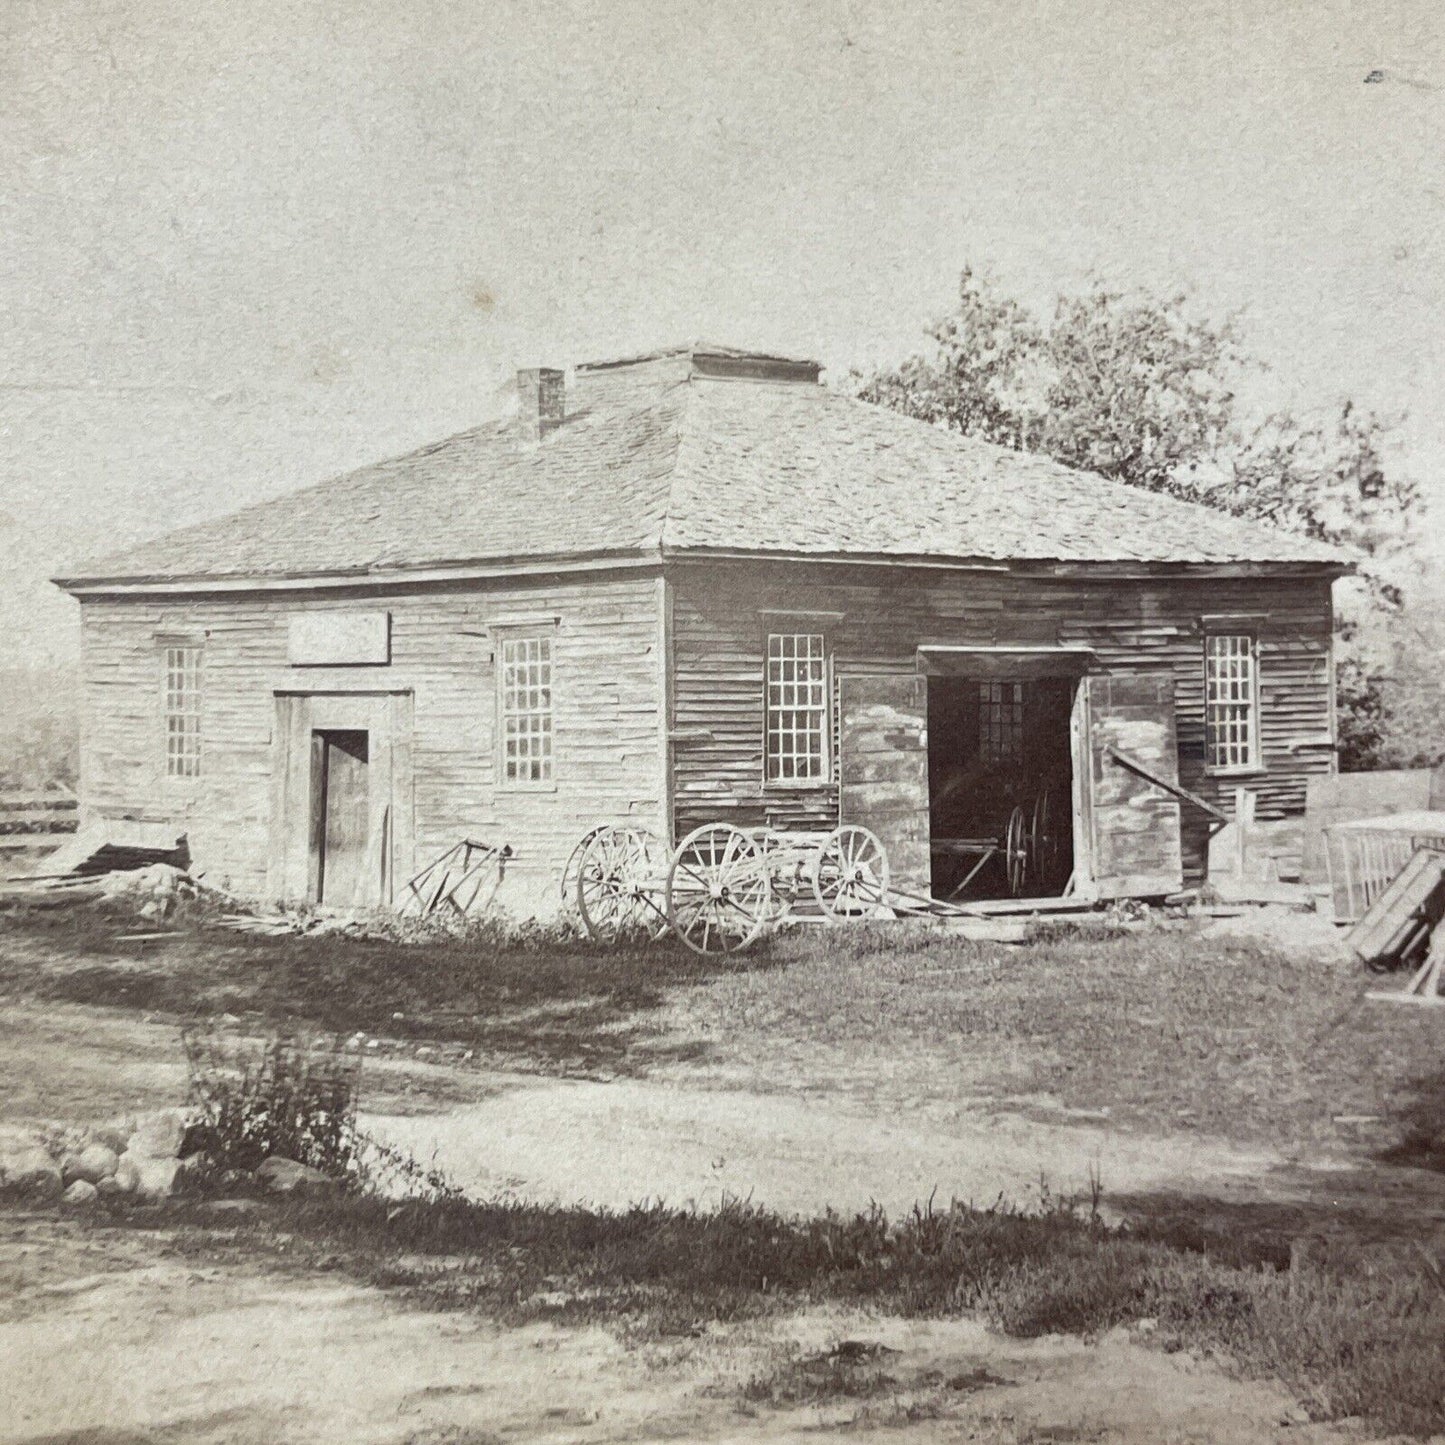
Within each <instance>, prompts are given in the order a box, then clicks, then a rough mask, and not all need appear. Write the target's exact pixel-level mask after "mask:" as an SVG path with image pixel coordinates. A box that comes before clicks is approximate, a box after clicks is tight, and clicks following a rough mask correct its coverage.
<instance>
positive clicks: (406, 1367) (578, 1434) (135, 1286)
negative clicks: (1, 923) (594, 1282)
mask: <svg viewBox="0 0 1445 1445" xmlns="http://www.w3.org/2000/svg"><path fill="white" fill-rule="evenodd" d="M0 1240H3V1255H4V1258H5V1259H6V1261H7V1262H8V1263H7V1268H6V1285H7V1288H6V1290H5V1291H4V1295H3V1305H0V1360H3V1361H4V1364H5V1368H4V1370H3V1371H0V1442H3V1445H21V1442H24V1445H40V1442H52V1445H55V1442H60V1441H69V1442H73V1445H77V1442H80V1441H85V1442H89V1445H141V1442H150V1441H156V1440H164V1441H166V1442H170V1445H290V1442H313V1441H315V1442H321V1441H325V1442H334V1441H340V1440H345V1441H348V1442H367V1445H369V1442H375V1445H402V1442H408V1445H500V1442H503V1441H513V1440H525V1441H535V1442H543V1445H549V1442H562V1441H569V1442H578V1445H593V1442H596V1445H601V1442H621V1441H637V1440H651V1441H657V1442H667V1441H677V1442H684V1441H738V1442H744V1441H768V1442H788V1441H797V1442H802V1441H805V1440H814V1439H816V1438H817V1437H818V1433H819V1431H820V1429H821V1430H824V1431H827V1430H828V1429H829V1427H834V1428H836V1427H838V1426H840V1425H842V1426H846V1425H848V1424H857V1425H863V1426H867V1427H869V1438H870V1439H875V1440H879V1441H891V1440H895V1439H907V1440H909V1441H932V1440H940V1441H942V1440H963V1439H969V1440H975V1441H985V1442H997V1445H1012V1442H1020V1445H1022V1442H1030V1445H1041V1442H1044V1441H1065V1440H1068V1441H1089V1442H1137V1445H1157V1442H1160V1441H1165V1440H1167V1441H1173V1442H1180V1445H1183V1442H1240V1445H1253V1442H1260V1445H1264V1442H1284V1441H1291V1442H1301V1445H1324V1442H1327V1441H1338V1440H1343V1439H1344V1438H1345V1437H1344V1436H1343V1435H1341V1434H1340V1433H1338V1432H1335V1431H1332V1430H1329V1429H1327V1428H1324V1427H1318V1426H1309V1425H1305V1424H1303V1421H1302V1418H1301V1416H1300V1415H1299V1413H1298V1411H1297V1410H1295V1408H1294V1406H1293V1404H1292V1402H1291V1401H1290V1399H1289V1398H1288V1397H1287V1396H1286V1395H1285V1394H1284V1393H1283V1392H1282V1391H1280V1390H1279V1389H1278V1388H1277V1387H1274V1386H1271V1385H1266V1384H1249V1383H1241V1382H1237V1381H1233V1380H1230V1379H1228V1378H1226V1377H1225V1376H1224V1375H1223V1374H1222V1373H1220V1372H1219V1371H1218V1370H1217V1369H1215V1368H1214V1367H1213V1366H1210V1365H1207V1364H1203V1363H1200V1362H1197V1361H1194V1360H1191V1359H1189V1358H1188V1357H1185V1356H1181V1355H1172V1356H1170V1355H1164V1354H1162V1353H1159V1352H1157V1351H1151V1350H1148V1349H1145V1348H1143V1347H1141V1346H1139V1345H1137V1344H1134V1343H1132V1342H1130V1341H1129V1340H1127V1339H1125V1338H1122V1337H1119V1336H1110V1337H1109V1338H1107V1339H1105V1340H1104V1341H1102V1342H1100V1343H1098V1344H1092V1345H1091V1344H1085V1343H1083V1342H1081V1341H1078V1340H1073V1339H1067V1340H1065V1339H1058V1338H1050V1339H1045V1340H1039V1341H1033V1342H1019V1341H1010V1340H1005V1339H1001V1338H999V1337H996V1336H993V1335H991V1334H989V1333H988V1332H987V1331H985V1330H983V1329H982V1328H981V1327H980V1326H977V1325H975V1324H972V1323H969V1322H959V1321H943V1322H938V1321H929V1322H911V1321H910V1322H905V1321H899V1320H890V1319H878V1318H871V1317H868V1316H866V1315H862V1314H858V1313H856V1312H844V1311H830V1312H814V1313H809V1314H806V1315H799V1316H794V1317H792V1318H789V1319H785V1320H782V1321H777V1322H773V1323H770V1324H767V1325H761V1326H759V1325H753V1326H748V1327H745V1328H733V1329H718V1330H716V1331H714V1332H713V1333H712V1334H710V1335H709V1336H707V1337H705V1338H703V1339H701V1340H696V1341H686V1342H683V1343H681V1344H678V1345H673V1346H668V1347H656V1346H655V1347H649V1348H641V1349H634V1350H629V1349H627V1348H625V1347H624V1346H623V1345H622V1344H621V1343H620V1342H619V1341H618V1340H617V1339H615V1338H614V1337H613V1336H612V1335H611V1334H609V1333H607V1332H605V1331H602V1330H596V1329H592V1330H575V1329H574V1330H568V1329H558V1328H554V1327H551V1326H529V1327H526V1328H522V1329H515V1330H505V1329H501V1328H498V1327H497V1326H495V1325H493V1324H491V1323H488V1322H486V1321H484V1320H479V1319H476V1318H474V1317H471V1316H468V1315H461V1314H438V1313H431V1312H425V1313H424V1312H420V1311H415V1310H411V1309H408V1308H407V1307H406V1305H405V1304H404V1303H403V1302H402V1301H400V1300H398V1299H397V1298H395V1297H393V1296H388V1295H385V1294H382V1293H380V1292H378V1291H376V1290H373V1289H367V1288H361V1287H357V1286H354V1285H351V1284H345V1283H338V1282H336V1281H335V1280H332V1279H328V1278H326V1277H316V1276H298V1275H295V1274H292V1275H287V1274H281V1273H277V1272H275V1271H273V1270H269V1269H266V1268H263V1267H260V1266H258V1265H255V1264H249V1265H237V1264H234V1263H226V1264H208V1263H199V1264H198V1263H197V1262H195V1261H194V1260H192V1261H185V1260H181V1259H177V1258H176V1257H174V1256H172V1255H170V1254H169V1253H168V1251H167V1248H166V1241H165V1239H164V1238H163V1237H157V1236H155V1235H137V1234H127V1233H120V1232H113V1231H107V1230H104V1229H86V1228H82V1227H81V1226H79V1225H74V1224H66V1223H63V1222H62V1223H57V1222H56V1221H54V1220H45V1219H38V1218H28V1219H27V1218H17V1217H15V1216H8V1217H7V1216H0ZM843 1340H851V1341H864V1342H867V1343H868V1344H870V1345H874V1346H881V1347H883V1349H884V1351H886V1353H883V1354H882V1355H881V1356H880V1359H881V1361H882V1364H883V1366H884V1367H885V1369H886V1371H887V1374H888V1376H889V1378H890V1380H891V1381H892V1382H893V1383H892V1384H891V1385H890V1386H889V1387H887V1388H886V1389H885V1390H883V1391H882V1392H880V1393H879V1394H877V1395H874V1396H873V1397H872V1398H870V1399H868V1400H867V1401H863V1402H860V1401H857V1400H842V1401H831V1402H826V1403H823V1404H809V1405H804V1406H798V1405H785V1406H782V1407H776V1406H774V1405H773V1404H771V1403H767V1402H766V1401H764V1400H759V1401H757V1402H756V1403H749V1402H748V1401H747V1400H746V1399H745V1398H744V1394H745V1389H746V1386H747V1385H748V1383H749V1382H750V1381H757V1380H760V1379H762V1380H778V1379H781V1380H786V1379H787V1377H788V1371H789V1368H790V1362H792V1361H796V1360H797V1359H798V1358H799V1357H800V1356H806V1355H808V1354H812V1353H815V1352H819V1351H824V1350H828V1349H830V1348H833V1347H835V1346H836V1345H837V1344H838V1343H839V1342H840V1341H843ZM750 1393H752V1394H753V1395H754V1396H756V1395H757V1394H758V1391H757V1390H756V1389H754V1390H753V1391H752V1392H750Z"/></svg>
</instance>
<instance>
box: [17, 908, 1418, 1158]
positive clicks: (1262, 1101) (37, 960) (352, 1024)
mask: <svg viewBox="0 0 1445 1445" xmlns="http://www.w3.org/2000/svg"><path fill="white" fill-rule="evenodd" d="M1102 922H1103V927H1102V929H1097V930H1096V931H1095V932H1094V933H1092V934H1090V933H1082V934H1073V933H1069V934H1064V933H1060V932H1059V931H1058V930H1057V929H1052V930H1047V931H1046V932H1045V933H1044V935H1043V936H1041V937H1040V938H1038V939H1037V940H1035V941H1033V942H1031V943H1028V944H1025V945H1022V946H1009V945H1004V944H991V943H979V942H970V941H968V940H964V939H960V938H957V937H951V936H948V935H946V934H939V933H938V932H936V931H933V930H930V929H928V928H926V927H906V926H892V927H871V928H870V927H854V928H850V929H840V930H836V931H826V932H824V931H819V930H808V931H806V932H798V933H794V934H791V935H784V936H781V937H779V938H776V939H774V940H770V941H769V942H768V943H767V945H766V946H765V947H763V948H762V949H760V950H758V951H756V952H753V953H750V954H748V955H745V956H743V957H742V958H738V959H731V960H726V961H717V960H704V959H700V958H698V957H697V956H696V955H693V954H691V953H688V952H687V951H685V950H683V949H681V948H680V947H678V946H677V945H675V944H674V945H671V946H668V945H667V944H663V945H660V946H657V947H652V948H644V947H638V948H618V949H614V950H599V949H597V948H595V947H593V946H591V945H589V944H587V943H585V942H583V941H581V940H579V939H576V938H575V937H569V936H567V935H566V934H564V933H559V932H557V931H550V932H549V931H544V930H531V931H528V932H524V933H522V934H520V935H508V934H505V933H504V932H502V931H500V930H497V929H491V930H486V929H484V930H482V931H481V932H480V933H478V934H476V935H474V936H472V937H469V938H460V939H456V938H453V939H435V940H432V941H428V942H421V943H401V942H391V941H370V940H361V939H353V938H346V937H339V936H319V937H314V936H303V937H281V938H264V937H263V938H256V937H248V936H245V935H238V934H234V933H228V932H223V931H221V930H218V929H215V928H212V927H208V926H206V923H205V920H204V918H201V919H192V920H190V921H187V920H185V919H182V920H181V921H180V922H179V923H178V924H176V925H175V926H176V927H178V928H179V930H180V932H179V935H178V936H177V937H176V938H173V939H168V940H161V941H157V942H152V943H146V944H144V945H139V946H137V945H125V944H120V943H118V942H117V941H116V939H117V936H118V935H122V934H124V933H126V932H134V931H135V929H136V925H135V920H134V918H133V917H130V916H127V915H125V914H123V913H120V912H107V911H106V910H104V909H100V908H68V909H57V910H52V911H38V910H37V911H34V912H30V913H11V914H9V915H4V914H0V996H9V997H12V998H16V999H26V998H29V999H35V1000H40V1001H46V1000H58V1001H66V1002H72V1003H81V1004H95V1005H103V1006H110V1007H118V1008H125V1009H131V1010H144V1011H147V1012H150V1013H159V1014H161V1015H164V1016H170V1017H173V1018H176V1019H186V1018H192V1017H195V1016H198V1015H216V1014H228V1013H229V1014H233V1015H237V1016H238V1017H241V1018H243V1019H246V1020H259V1021H261V1022H264V1023H270V1024H282V1025H284V1026H286V1027H292V1028H298V1029H310V1030H319V1031H325V1032H332V1033H336V1034H341V1035H349V1034H352V1033H354V1032H358V1031H360V1032H364V1033H366V1034H368V1035H371V1036H381V1037H383V1038H389V1039H395V1040H401V1041H403V1042H405V1043H407V1044H410V1045H412V1046H417V1045H423V1044H425V1045H431V1046H434V1047H435V1048H436V1049H437V1051H438V1052H439V1053H442V1054H443V1055H445V1054H446V1053H447V1052H448V1051H450V1053H451V1054H452V1055H453V1056H456V1055H460V1054H462V1053H464V1052H465V1051H467V1050H470V1051H472V1052H473V1053H474V1054H475V1055H478V1056H482V1057H485V1058H487V1059H488V1061H489V1062H492V1063H495V1064H498V1065H501V1066H510V1067H520V1068H534V1069H541V1070H543V1071H548V1072H562V1073H592V1074H594V1075H599V1074H600V1075H607V1074H618V1073H642V1072H647V1071H649V1070H654V1069H656V1068H658V1067H660V1066H666V1065H669V1064H671V1065H686V1066H687V1067H689V1068H690V1069H693V1070H697V1071H700V1072H699V1077H701V1076H702V1075H703V1073H705V1071H706V1070H707V1069H708V1068H712V1069H714V1070H721V1071H723V1072H725V1073H726V1075H727V1076H728V1079H729V1081H730V1082H742V1083H744V1084H751V1085H753V1086H755V1087H757V1088H759V1089H761V1090H768V1089H771V1088H773V1087H776V1086H777V1084H778V1083H779V1082H783V1083H785V1085H786V1087H788V1088H790V1089H792V1090H802V1091H807V1090H810V1089H812V1090H816V1091H819V1092H822V1093H827V1094H828V1095H830V1096H833V1097H840V1098H853V1099H855V1100H857V1101H858V1102H860V1103H862V1104H864V1105H866V1106H870V1107H876V1108H879V1109H908V1110H920V1109H921V1110H927V1109H928V1108H930V1107H938V1108H940V1109H942V1110H944V1111H950V1110H953V1109H956V1108H958V1107H959V1105H960V1103H961V1102H965V1103H968V1104H971V1105H973V1106H975V1107H989V1108H1006V1109H1014V1110H1021V1111H1024V1112H1030V1113H1035V1114H1045V1115H1050V1116H1058V1115H1059V1114H1060V1112H1061V1111H1063V1113H1064V1116H1065V1117H1067V1116H1068V1111H1075V1112H1076V1113H1083V1114H1089V1115H1098V1116H1105V1115H1106V1116H1107V1117H1108V1118H1109V1119H1110V1121H1111V1122H1112V1123H1114V1124H1117V1125H1121V1126H1123V1127H1126V1128H1127V1127H1132V1128H1138V1129H1142V1130H1146V1131H1150V1132H1156V1133H1161V1134H1163V1133H1168V1134H1177V1133H1180V1132H1198V1133H1203V1134H1213V1135H1219V1136H1222V1137H1226V1138H1231V1139H1234V1140H1236V1141H1238V1142H1242V1143H1249V1144H1263V1145H1268V1146H1270V1147H1273V1148H1276V1149H1283V1150H1286V1151H1288V1150H1291V1149H1297V1150H1301V1151H1305V1152H1309V1151H1313V1150H1317V1149H1319V1148H1326V1149H1329V1150H1330V1151H1332V1152H1338V1151H1354V1152H1357V1153H1374V1154H1380V1155H1390V1157H1393V1158H1394V1159H1396V1161H1397V1162H1407V1163H1415V1164H1420V1165H1423V1166H1425V1167H1434V1168H1439V1167H1440V1166H1441V1164H1442V1163H1445V1074H1442V1073H1441V1070H1440V1063H1439V1060H1440V1056H1441V1046H1442V1041H1445V1040H1442V1034H1445V1020H1442V1019H1441V1018H1440V1017H1439V1016H1438V1014H1437V1013H1436V1012H1434V1011H1430V1010H1424V1009H1405V1008H1393V1007H1390V1006H1388V1005H1383V1004H1373V1003H1370V1002H1368V1001H1366V1000H1365V999H1364V998H1363V994H1364V992H1365V990H1366V989H1367V988H1369V987H1371V986H1377V985H1378V980H1374V979H1369V978H1367V977H1365V976H1364V975H1363V973H1362V972H1360V971H1359V970H1356V969H1354V968H1352V967H1350V966H1349V965H1347V964H1342V963H1340V962H1338V961H1335V960H1332V959H1328V958H1321V957H1313V956H1311V955H1310V954H1309V953H1308V952H1291V953H1286V952H1282V951H1280V950H1277V949H1274V948H1270V947H1268V946H1264V945H1261V944H1258V943H1253V942H1250V941H1247V940H1239V939H1212V940H1208V941H1202V940H1201V939H1200V938H1199V937H1198V936H1197V934H1194V933H1190V932H1184V931H1174V930H1170V929H1164V928H1154V929H1145V930H1143V931H1125V930H1123V929H1120V928H1111V927H1109V925H1108V920H1107V919H1105V920H1103V921H1102ZM1391 1151H1393V1153H1391Z"/></svg>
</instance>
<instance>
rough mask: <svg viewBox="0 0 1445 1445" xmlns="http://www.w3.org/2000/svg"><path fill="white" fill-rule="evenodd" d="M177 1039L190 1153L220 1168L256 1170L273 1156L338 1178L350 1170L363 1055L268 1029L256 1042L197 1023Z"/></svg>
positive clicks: (321, 1040)
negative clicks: (185, 1081)
mask: <svg viewBox="0 0 1445 1445" xmlns="http://www.w3.org/2000/svg"><path fill="white" fill-rule="evenodd" d="M182 1039H183V1041H184V1044H185V1050H186V1063H187V1066H188V1069H189V1075H190V1081H189V1094H188V1102H189V1105H190V1107H191V1110H192V1112H193V1117H194V1122H193V1124H192V1126H191V1130H190V1134H189V1138H188V1146H189V1152H192V1153H204V1154H206V1155H207V1156H208V1157H209V1159H210V1161H211V1163H212V1164H213V1165H214V1166H215V1167H216V1168H217V1169H220V1170H234V1169H255V1168H256V1167H257V1165H259V1164H260V1163H261V1162H262V1160H264V1159H267V1158H269V1157H271V1156H272V1155H279V1156H281V1157H282V1158H285V1159H294V1160H296V1161H297V1162H298V1163H301V1164H308V1165H310V1166H311V1167H312V1168H313V1169H320V1170H322V1171H323V1172H324V1173H326V1174H330V1175H333V1176H337V1177H341V1176H348V1175H352V1174H354V1173H355V1170H356V1164H357V1155H358V1152H359V1150H360V1148H361V1141H360V1138H359V1136H358V1134H357V1130H356V1098H357V1090H358V1085H359V1082H360V1073H361V1060H360V1058H359V1057H358V1056H356V1055H351V1054H347V1053H345V1052H344V1051H343V1048H342V1045H341V1043H340V1041H338V1040H336V1039H332V1038H328V1037H325V1036H312V1037H303V1036H298V1035H289V1034H272V1035H271V1036H270V1037H268V1038H266V1039H265V1040H262V1041H260V1042H259V1043H258V1042H257V1041H255V1040H251V1039H246V1038H235V1037H227V1036H226V1035H224V1034H222V1033H220V1032H218V1031H216V1030H214V1029H211V1028H203V1027H194V1028H189V1029H186V1030H185V1031H184V1032H183V1034H182Z"/></svg>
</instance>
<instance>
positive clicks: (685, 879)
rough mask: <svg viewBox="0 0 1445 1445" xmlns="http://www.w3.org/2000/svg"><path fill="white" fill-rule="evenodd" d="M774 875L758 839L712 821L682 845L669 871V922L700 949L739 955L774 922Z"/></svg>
mask: <svg viewBox="0 0 1445 1445" xmlns="http://www.w3.org/2000/svg"><path fill="white" fill-rule="evenodd" d="M772 894H773V888H772V878H771V875H770V869H769V864H768V860H767V855H766V853H765V852H764V850H763V849H762V848H761V847H759V845H758V843H757V841H756V840H755V839H753V838H751V837H750V836H749V835H748V834H746V833H744V832H743V831H742V829H741V828H734V827H732V826H731V825H730V824H727V823H709V824H707V825H706V826H704V827H702V828H697V829H695V830H694V831H693V832H691V833H689V834H688V835H687V837H686V838H684V839H683V840H682V842H681V843H680V844H678V848H677V852H676V853H675V854H673V858H672V866H671V867H670V868H669V869H668V871H667V921H668V922H669V923H670V924H671V925H672V928H673V931H674V932H675V933H676V934H677V936H678V937H679V938H680V939H682V941H683V942H684V943H685V944H686V945H687V946H688V947H689V948H690V949H692V951H693V952H694V953H703V954H718V953H735V952H736V951H737V950H738V949H740V948H746V947H747V945H748V944H750V943H751V942H752V941H753V940H754V939H755V938H756V937H757V936H758V934H759V933H761V932H762V931H763V926H764V925H765V924H766V923H767V922H768V920H769V915H770V912H771V905H772Z"/></svg>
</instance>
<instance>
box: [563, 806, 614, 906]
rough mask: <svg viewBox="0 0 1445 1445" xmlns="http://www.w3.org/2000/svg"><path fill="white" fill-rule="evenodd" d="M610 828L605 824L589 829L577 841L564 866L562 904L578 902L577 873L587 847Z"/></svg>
mask: <svg viewBox="0 0 1445 1445" xmlns="http://www.w3.org/2000/svg"><path fill="white" fill-rule="evenodd" d="M610 826H611V824H608V823H603V824H600V825H599V826H598V827H596V828H589V829H588V830H587V831H586V832H585V833H584V834H583V835H582V836H581V837H580V838H579V839H578V840H577V846H576V847H575V848H573V850H572V851H571V852H570V853H569V854H568V855H567V861H566V863H565V864H563V866H562V902H563V904H564V905H567V904H575V903H576V902H577V871H578V867H579V865H580V864H581V862H582V855H583V853H585V852H586V851H587V845H588V844H589V843H590V842H591V841H592V840H593V839H594V838H595V837H596V836H597V835H598V834H599V833H605V832H606V831H607V830H608V828H609V827H610Z"/></svg>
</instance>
